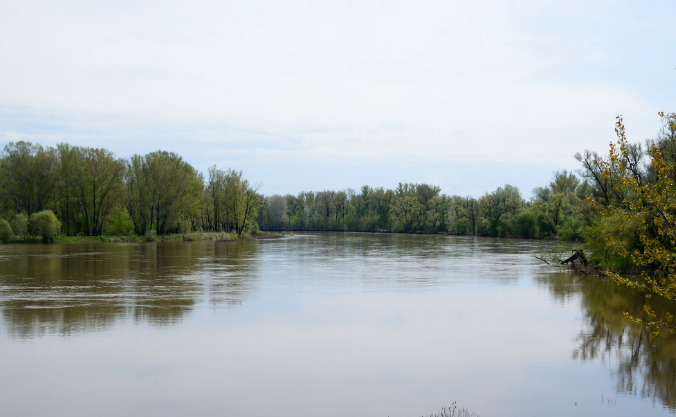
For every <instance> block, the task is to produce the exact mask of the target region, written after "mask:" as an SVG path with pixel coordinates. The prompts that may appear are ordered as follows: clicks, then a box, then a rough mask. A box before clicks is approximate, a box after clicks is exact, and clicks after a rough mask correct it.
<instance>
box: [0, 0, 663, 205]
mask: <svg viewBox="0 0 676 417" xmlns="http://www.w3.org/2000/svg"><path fill="white" fill-rule="evenodd" d="M674 16H676V2H674V1H608V2H605V1H589V0H585V1H575V0H573V1H570V0H568V1H551V2H549V1H518V0H511V1H450V0H445V1H422V0H417V1H407V2H399V1H368V0H359V1H351V0H348V1H317V2H314V1H293V0H285V1H279V2H273V1H257V0H247V1H241V2H228V1H213V2H212V1H199V0H197V1H196V0H191V1H182V2H170V1H166V0H165V1H156V2H155V1H119V0H118V1H110V2H108V5H103V2H92V1H65V0H62V1H58V2H55V1H45V2H40V1H24V0H20V1H19V0H2V1H0V146H4V145H5V144H6V143H8V142H10V141H17V140H29V141H33V142H38V143H41V144H43V145H55V144H56V143H59V142H69V143H71V144H76V145H83V146H91V147H104V148H108V149H110V150H112V151H114V152H115V153H116V155H118V156H120V157H128V156H130V155H132V154H134V153H146V152H149V151H153V150H157V149H162V150H168V151H173V152H177V153H178V154H180V155H182V156H183V157H184V158H185V159H186V160H187V161H188V162H190V163H191V164H193V166H195V167H196V168H197V169H199V170H202V171H204V172H206V169H207V167H209V166H211V165H213V164H216V165H218V167H219V168H223V169H225V168H233V169H236V170H242V171H243V172H244V176H245V177H246V178H249V179H250V180H253V181H258V182H262V183H263V188H262V189H261V191H262V192H264V193H265V194H272V193H297V192H299V191H304V190H323V189H346V188H359V187H360V186H362V185H364V184H368V185H371V186H385V187H394V186H395V185H396V184H397V183H398V182H428V183H432V184H436V185H439V186H441V187H442V191H443V192H444V193H446V194H450V195H453V194H459V195H473V196H475V197H478V196H480V195H481V194H483V193H484V192H486V191H492V190H493V189H495V188H496V187H497V186H499V185H504V184H505V183H509V184H513V185H516V186H518V187H519V188H520V189H521V191H522V194H523V195H524V197H526V198H529V197H530V195H531V190H532V188H533V187H535V186H537V185H544V184H546V183H548V181H549V180H550V179H551V175H552V172H553V171H554V170H557V169H577V168H578V166H577V162H576V161H575V160H574V158H573V155H574V154H575V152H579V151H583V150H584V149H592V150H596V151H598V152H604V153H605V152H606V151H607V147H608V143H609V142H610V141H611V140H613V139H614V130H613V129H614V120H615V115H617V114H620V113H621V114H623V115H624V117H625V124H626V126H627V132H628V136H629V139H630V140H632V141H643V140H645V139H646V138H649V137H654V136H655V135H656V133H657V131H658V130H659V126H660V120H659V117H658V116H657V112H658V111H660V110H664V111H676V94H674V93H675V92H676V89H675V87H676V69H675V67H676V54H675V53H674V52H675V51H676V43H675V41H674V40H675V39H676V25H674V24H673V18H674Z"/></svg>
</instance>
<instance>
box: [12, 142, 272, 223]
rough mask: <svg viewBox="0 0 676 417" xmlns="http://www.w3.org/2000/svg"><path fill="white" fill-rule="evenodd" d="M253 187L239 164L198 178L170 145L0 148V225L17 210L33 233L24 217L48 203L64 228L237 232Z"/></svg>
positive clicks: (250, 217)
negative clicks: (125, 154) (139, 151)
mask: <svg viewBox="0 0 676 417" xmlns="http://www.w3.org/2000/svg"><path fill="white" fill-rule="evenodd" d="M258 188H259V185H257V184H252V183H250V182H249V180H247V179H245V178H243V176H242V173H241V172H240V171H234V170H231V169H228V170H225V171H224V170H220V169H218V168H217V167H216V166H213V167H212V168H210V169H209V173H208V177H207V178H205V177H204V175H203V174H202V173H200V172H199V171H197V170H196V169H195V168H194V167H192V166H191V165H190V164H189V163H188V162H186V161H185V160H183V158H182V157H181V156H179V155H177V154H175V153H173V152H165V151H156V152H151V153H148V154H146V155H133V156H132V157H130V158H129V159H122V158H117V157H115V155H114V154H113V153H112V152H111V151H109V150H106V149H101V148H87V147H80V146H71V145H69V144H67V143H61V144H58V145H57V146H56V147H43V146H41V145H39V144H33V143H31V142H23V141H22V142H10V143H8V144H7V145H5V147H4V149H3V151H2V153H1V154H0V219H2V220H0V221H4V222H5V223H7V225H5V223H2V225H0V233H1V232H2V230H5V231H6V232H7V227H11V224H12V221H14V220H15V218H17V216H24V217H25V218H26V225H27V232H28V233H34V234H38V233H37V231H36V230H33V229H35V227H33V226H31V224H32V223H31V222H30V221H28V219H29V218H30V217H31V216H32V215H33V214H35V213H41V212H45V211H48V212H51V213H53V215H54V216H55V220H56V221H58V223H59V225H58V228H59V229H60V231H61V233H63V234H65V235H67V236H72V235H84V236H100V235H102V234H131V233H136V234H140V235H142V234H145V233H146V232H148V231H154V232H155V233H157V234H166V233H171V232H178V231H183V232H185V231H191V230H203V231H216V232H228V233H237V234H238V235H241V234H242V233H245V232H249V231H250V230H251V229H252V227H255V218H256V216H257V211H258V209H259V208H260V206H261V205H262V199H261V196H260V195H259V194H258V192H257V191H258ZM17 221H18V220H17ZM14 223H16V222H14ZM36 224H37V223H36ZM36 227H37V226H36ZM12 232H14V230H13V229H12ZM14 234H15V235H20V233H16V232H15V233H14ZM40 236H42V235H40Z"/></svg>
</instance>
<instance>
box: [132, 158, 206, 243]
mask: <svg viewBox="0 0 676 417" xmlns="http://www.w3.org/2000/svg"><path fill="white" fill-rule="evenodd" d="M124 183H125V186H126V192H127V194H126V204H127V211H128V212H129V215H130V216H131V218H132V220H133V222H134V229H135V230H136V233H138V234H144V233H145V232H146V231H147V230H150V229H153V227H154V228H155V229H156V231H157V233H158V234H160V233H166V232H168V231H169V230H170V229H174V230H175V228H176V227H177V223H178V218H179V214H184V215H189V216H191V217H194V218H198V217H199V213H200V208H199V203H200V200H201V195H202V190H203V187H204V180H203V178H202V175H201V174H200V173H198V172H197V171H196V170H195V168H193V167H192V166H191V165H190V164H189V163H187V162H185V161H184V160H183V158H181V157H180V156H178V155H177V154H175V153H173V152H165V151H156V152H151V153H149V154H147V155H145V156H140V155H134V156H132V157H131V158H130V159H129V162H128V164H127V170H126V175H125V180H124Z"/></svg>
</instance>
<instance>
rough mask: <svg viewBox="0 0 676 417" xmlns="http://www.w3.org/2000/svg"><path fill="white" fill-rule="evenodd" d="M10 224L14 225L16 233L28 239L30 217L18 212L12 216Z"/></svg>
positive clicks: (13, 228)
mask: <svg viewBox="0 0 676 417" xmlns="http://www.w3.org/2000/svg"><path fill="white" fill-rule="evenodd" d="M9 225H10V226H11V227H12V230H13V231H14V234H15V235H17V236H21V238H22V239H24V240H25V239H26V232H27V231H28V218H27V217H26V215H25V214H23V213H17V214H15V215H14V217H13V218H12V221H10V222H9Z"/></svg>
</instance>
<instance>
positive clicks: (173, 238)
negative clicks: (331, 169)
mask: <svg viewBox="0 0 676 417" xmlns="http://www.w3.org/2000/svg"><path fill="white" fill-rule="evenodd" d="M285 235H286V233H276V232H258V233H255V234H248V233H243V234H242V235H241V236H238V235H237V233H215V232H195V233H186V234H185V236H184V235H182V234H179V233H176V234H167V235H160V236H157V237H154V238H149V237H146V236H139V235H101V236H55V237H54V243H87V242H90V243H120V242H129V243H143V242H181V241H185V242H192V241H200V240H210V241H235V240H252V239H278V238H282V237H284V236H285ZM9 243H42V238H41V237H35V236H27V237H26V238H25V240H24V239H21V238H19V237H17V236H15V237H14V239H11V240H10V241H9Z"/></svg>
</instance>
